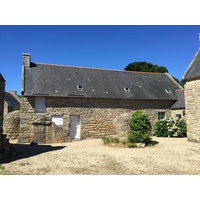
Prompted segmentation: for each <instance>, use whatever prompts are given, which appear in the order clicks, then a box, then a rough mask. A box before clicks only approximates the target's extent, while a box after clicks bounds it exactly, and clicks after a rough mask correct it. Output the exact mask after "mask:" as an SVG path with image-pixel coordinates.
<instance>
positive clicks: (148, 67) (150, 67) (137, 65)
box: [124, 62, 168, 73]
mask: <svg viewBox="0 0 200 200" xmlns="http://www.w3.org/2000/svg"><path fill="white" fill-rule="evenodd" d="M124 70H125V71H139V72H158V73H168V70H167V68H166V67H164V66H158V65H157V64H155V65H154V64H151V63H148V62H132V63H130V64H128V65H127V66H126V67H125V68H124Z"/></svg>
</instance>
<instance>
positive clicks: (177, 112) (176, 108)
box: [171, 89, 185, 119]
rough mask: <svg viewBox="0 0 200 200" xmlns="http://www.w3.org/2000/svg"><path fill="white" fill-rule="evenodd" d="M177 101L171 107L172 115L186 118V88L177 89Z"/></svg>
mask: <svg viewBox="0 0 200 200" xmlns="http://www.w3.org/2000/svg"><path fill="white" fill-rule="evenodd" d="M176 94H177V98H178V100H177V102H176V103H175V104H174V105H173V106H172V107H171V117H172V118H181V119H185V96H184V89H180V90H176Z"/></svg>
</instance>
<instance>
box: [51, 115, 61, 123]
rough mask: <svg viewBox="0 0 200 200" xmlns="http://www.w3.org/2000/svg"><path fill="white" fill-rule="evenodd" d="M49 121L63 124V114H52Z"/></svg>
mask: <svg viewBox="0 0 200 200" xmlns="http://www.w3.org/2000/svg"><path fill="white" fill-rule="evenodd" d="M51 121H52V122H54V123H55V124H56V125H63V116H61V115H60V116H59V115H57V116H52V118H51Z"/></svg>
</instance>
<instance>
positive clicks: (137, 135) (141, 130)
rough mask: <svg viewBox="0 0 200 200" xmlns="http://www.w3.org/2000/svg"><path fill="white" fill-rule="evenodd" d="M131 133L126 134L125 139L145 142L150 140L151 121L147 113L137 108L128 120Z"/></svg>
mask: <svg viewBox="0 0 200 200" xmlns="http://www.w3.org/2000/svg"><path fill="white" fill-rule="evenodd" d="M130 127H131V129H132V131H131V133H129V134H128V137H127V139H128V140H129V142H131V143H141V142H142V143H146V142H149V141H150V136H149V131H150V130H151V123H150V121H149V119H148V116H147V114H145V113H144V112H142V111H141V110H138V111H136V112H134V113H133V114H132V118H131V121H130Z"/></svg>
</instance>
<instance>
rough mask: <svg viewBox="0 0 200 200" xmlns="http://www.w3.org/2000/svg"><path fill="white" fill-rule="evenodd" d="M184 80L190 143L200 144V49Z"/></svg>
mask: <svg viewBox="0 0 200 200" xmlns="http://www.w3.org/2000/svg"><path fill="white" fill-rule="evenodd" d="M183 80H184V81H185V89H184V91H185V108H186V110H185V114H186V123H187V137H188V141H193V142H200V120H199V116H200V49H198V51H197V53H196V54H195V56H194V58H193V60H192V61H191V63H190V65H189V66H188V68H187V70H186V72H185V74H184V76H183Z"/></svg>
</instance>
